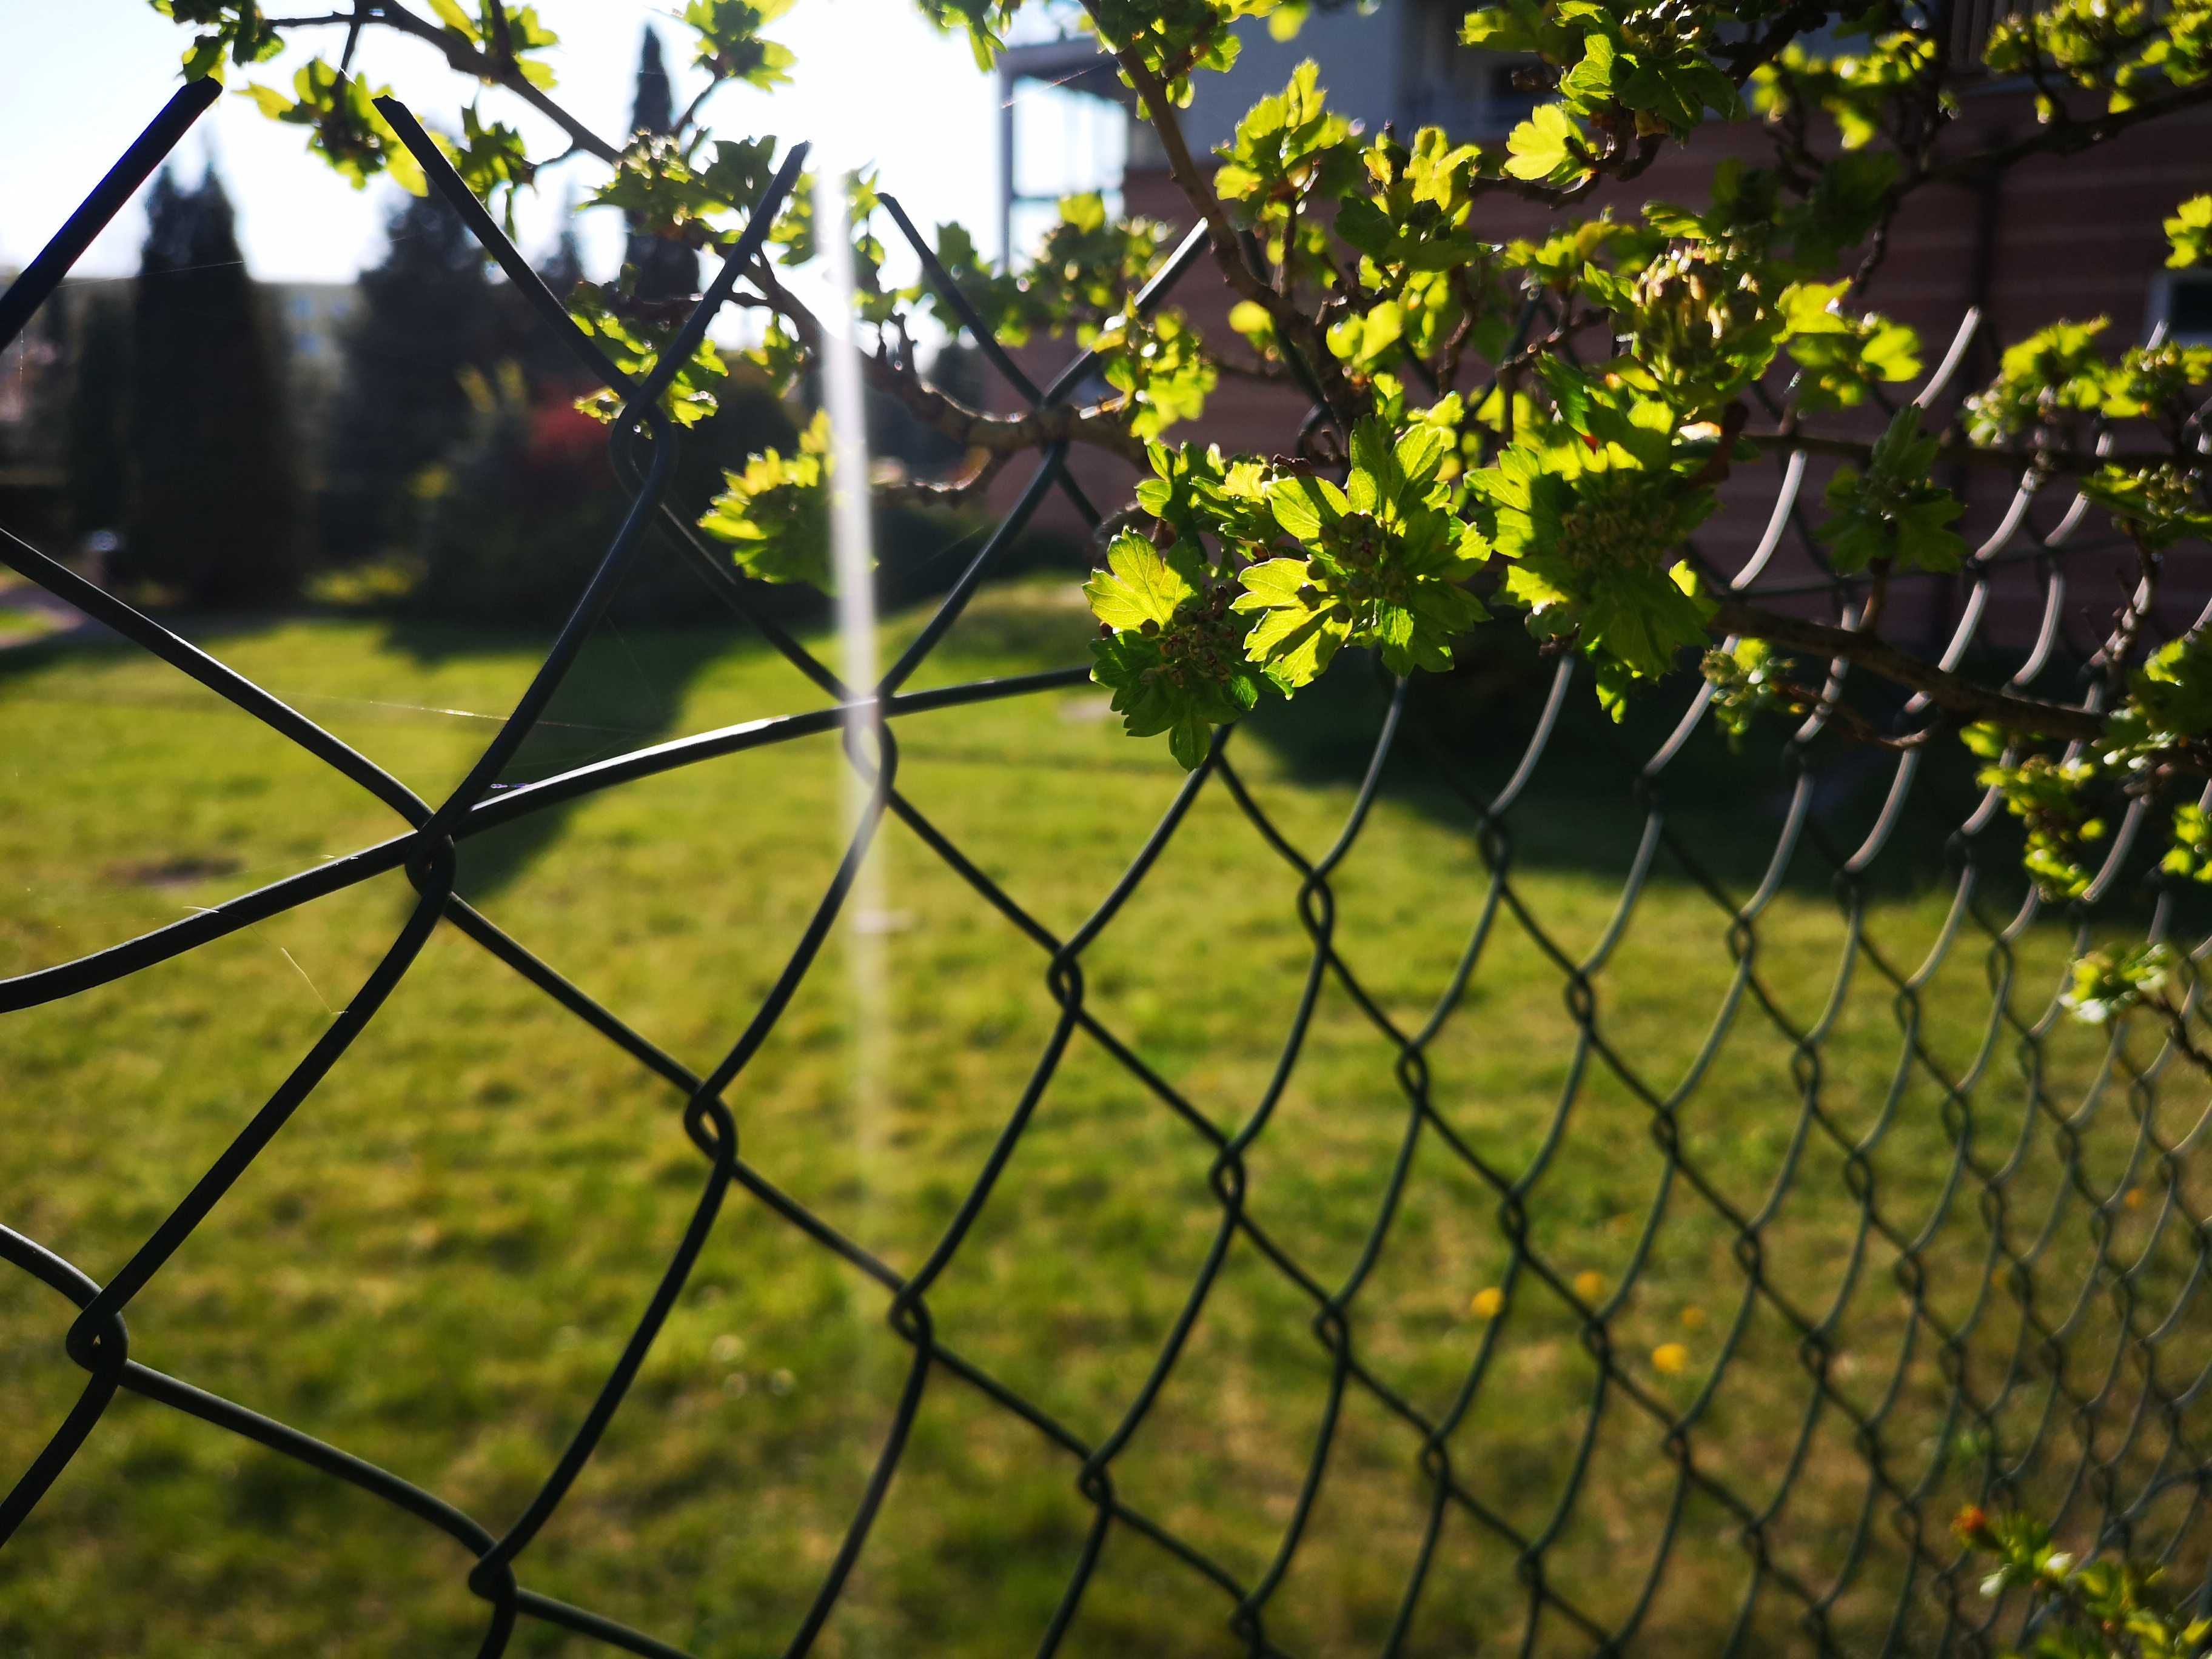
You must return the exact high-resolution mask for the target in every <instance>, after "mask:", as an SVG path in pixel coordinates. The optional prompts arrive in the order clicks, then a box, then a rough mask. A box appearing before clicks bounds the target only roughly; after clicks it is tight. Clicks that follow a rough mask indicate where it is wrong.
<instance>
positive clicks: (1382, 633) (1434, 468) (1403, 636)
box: [1237, 418, 1489, 690]
mask: <svg viewBox="0 0 2212 1659" xmlns="http://www.w3.org/2000/svg"><path fill="white" fill-rule="evenodd" d="M1448 449H1449V435H1447V434H1446V433H1445V432H1444V431H1443V429H1441V428H1438V427H1436V426H1434V425H1427V424H1422V425H1416V426H1413V427H1412V428H1408V429H1407V430H1406V431H1405V432H1403V433H1401V434H1400V435H1397V436H1396V437H1395V439H1394V438H1393V435H1392V434H1391V433H1390V431H1389V428H1386V427H1385V426H1384V425H1383V422H1380V421H1377V420H1374V419H1371V418H1370V419H1369V420H1365V421H1363V422H1360V423H1359V424H1358V426H1357V427H1355V428H1353V431H1352V466H1351V469H1350V471H1349V472H1348V473H1347V474H1346V479H1345V483H1344V486H1343V488H1341V489H1339V488H1338V487H1337V486H1336V485H1335V484H1333V483H1330V482H1329V481H1328V480H1327V479H1326V478H1322V477H1315V476H1312V475H1310V474H1307V473H1304V472H1291V473H1288V474H1286V475H1285V476H1283V477H1279V478H1277V479H1275V480H1273V482H1272V483H1270V484H1269V485H1268V488H1267V506H1268V509H1269V511H1270V512H1271V513H1272V514H1273V517H1274V520H1275V522H1276V523H1277V525H1278V526H1280V527H1281V529H1282V530H1283V531H1284V532H1285V533H1286V534H1287V535H1288V536H1289V537H1290V538H1291V539H1292V540H1294V541H1295V542H1297V544H1299V553H1298V554H1297V555H1292V556H1284V557H1278V558H1273V559H1267V560H1264V561H1262V562H1260V563H1257V564H1255V565H1253V566H1252V567H1250V568H1248V569H1247V570H1245V571H1244V573H1243V577H1242V580H1243V586H1244V592H1243V594H1242V595H1241V596H1240V597H1239V598H1238V599H1237V609H1238V610H1239V611H1249V612H1251V613H1253V614H1254V616H1255V617H1256V618H1257V621H1256V622H1255V626H1254V628H1253V629H1252V634H1251V636H1250V639H1249V641H1248V649H1249V653H1250V655H1251V658H1252V659H1253V660H1254V661H1255V662H1258V663H1261V664H1263V665H1265V666H1266V668H1267V672H1268V675H1269V677H1270V678H1273V679H1274V680H1275V681H1276V682H1277V684H1280V685H1282V686H1283V687H1284V689H1285V690H1294V689H1296V688H1297V687H1298V686H1302V685H1304V684H1307V683H1308V682H1309V681H1310V680H1312V679H1313V678H1315V677H1316V675H1318V674H1320V673H1321V672H1322V671H1323V670H1325V669H1326V668H1327V667H1328V665H1329V661H1330V659H1332V658H1333V657H1334V655H1335V654H1336V653H1337V651H1338V650H1339V649H1340V647H1343V646H1345V645H1347V644H1354V645H1366V646H1371V647H1375V648H1376V649H1377V650H1378V651H1379V652H1380V653H1381V654H1382V658H1383V665H1384V666H1385V667H1386V668H1388V669H1389V670H1390V671H1392V672H1393V673H1398V674H1406V673H1411V672H1412V671H1413V670H1414V669H1416V668H1427V669H1443V668H1449V666H1450V665H1451V664H1452V661H1453V641H1455V639H1456V638H1457V637H1458V636H1459V635H1462V634H1463V633H1465V632H1466V631H1467V630H1468V629H1469V628H1471V627H1473V626H1474V624H1475V623H1478V622H1480V621H1482V620H1483V619H1484V617H1486V614H1487V613H1486V611H1484V610H1483V608H1482V605H1480V602H1479V601H1477V600H1476V599H1475V597H1474V594H1472V593H1471V592H1468V590H1467V588H1466V587H1465V586H1463V584H1464V583H1465V582H1466V580H1468V578H1469V577H1470V576H1472V575H1474V573H1475V571H1476V570H1477V569H1478V568H1480V565H1481V563H1482V562H1483V561H1484V560H1485V559H1486V557H1487V556H1488V554H1489V549H1488V546H1487V544H1486V543H1485V542H1484V541H1483V539H1482V538H1481V535H1480V532H1478V531H1477V530H1475V528H1474V526H1471V525H1468V524H1466V523H1463V522H1462V521H1461V520H1458V519H1455V517H1453V516H1452V515H1451V514H1450V513H1448V512H1446V511H1445V510H1444V507H1443V503H1444V501H1446V500H1447V499H1448V496H1449V491H1448V489H1446V488H1445V487H1444V486H1443V484H1442V483H1440V480H1439V476H1438V475H1439V473H1440V472H1441V471H1442V468H1443V460H1444V457H1445V454H1446V453H1447V451H1448Z"/></svg>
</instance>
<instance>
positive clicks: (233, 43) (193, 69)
mask: <svg viewBox="0 0 2212 1659" xmlns="http://www.w3.org/2000/svg"><path fill="white" fill-rule="evenodd" d="M153 5H154V9H155V11H158V12H160V13H161V15H162V16H164V17H168V18H173V19H174V20H175V21H177V22H179V23H183V24H186V25H188V26H191V27H197V28H199V29H200V30H202V31H203V33H200V34H199V35H197V37H196V38H195V39H194V40H193V41H192V44H191V46H188V47H187V48H185V58H184V62H185V79H186V80H188V81H197V80H200V79H202V78H204V76H210V75H212V76H216V77H217V78H218V79H220V78H221V76H222V65H223V64H224V62H225V61H226V60H228V62H230V63H233V64H238V65H240V67H243V66H244V65H246V64H265V63H267V62H268V61H269V60H270V58H274V57H275V56H276V54H277V53H278V52H282V51H283V50H284V41H283V36H281V35H279V34H278V33H276V30H275V29H273V28H271V27H270V26H269V16H268V14H267V12H266V11H265V10H264V9H263V8H262V7H261V6H260V5H259V4H258V0H153Z"/></svg>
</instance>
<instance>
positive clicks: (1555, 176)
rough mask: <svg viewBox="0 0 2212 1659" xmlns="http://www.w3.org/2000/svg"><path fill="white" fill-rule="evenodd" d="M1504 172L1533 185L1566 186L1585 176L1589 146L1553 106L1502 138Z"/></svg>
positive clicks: (1540, 110)
mask: <svg viewBox="0 0 2212 1659" xmlns="http://www.w3.org/2000/svg"><path fill="white" fill-rule="evenodd" d="M1505 149H1506V161H1505V171H1506V172H1507V173H1509V174H1510V175H1511V176H1512V177H1514V178H1516V179H1526V180H1528V182H1529V183H1530V184H1534V185H1571V184H1576V183H1578V182H1580V181H1581V180H1582V179H1584V178H1586V177H1587V176H1588V175H1589V170H1590V169H1589V155H1590V151H1589V144H1588V143H1587V142H1586V141H1585V140H1584V139H1583V133H1582V129H1581V128H1579V127H1577V125H1575V122H1574V118H1573V117H1571V116H1570V115H1569V114H1568V113H1567V112H1566V111H1565V109H1563V108H1561V107H1560V106H1559V105H1557V104H1540V105H1538V106H1536V110H1535V112H1534V113H1533V114H1532V115H1530V116H1529V118H1528V119H1527V120H1525V121H1523V122H1522V123H1521V124H1520V125H1518V126H1516V127H1515V128H1514V129H1513V131H1510V132H1509V133H1507V134H1506V135H1505Z"/></svg>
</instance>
